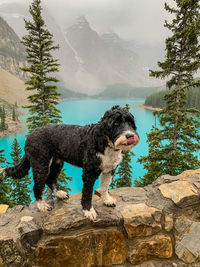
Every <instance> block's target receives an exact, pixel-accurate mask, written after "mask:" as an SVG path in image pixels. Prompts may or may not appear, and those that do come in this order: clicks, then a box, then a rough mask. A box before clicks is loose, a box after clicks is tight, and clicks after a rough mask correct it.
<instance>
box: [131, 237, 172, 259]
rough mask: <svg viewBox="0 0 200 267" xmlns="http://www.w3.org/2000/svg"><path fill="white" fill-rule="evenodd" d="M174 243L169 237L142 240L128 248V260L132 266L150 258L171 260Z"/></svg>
mask: <svg viewBox="0 0 200 267" xmlns="http://www.w3.org/2000/svg"><path fill="white" fill-rule="evenodd" d="M172 252H173V249H172V242H171V238H170V237H169V236H165V235H157V236H153V237H151V238H149V239H148V240H142V241H141V242H138V243H137V244H134V245H130V246H129V248H128V260H129V262H130V263H132V264H136V263H140V262H143V261H146V260H148V259H150V258H155V257H156V258H166V259H167V258H170V257H172Z"/></svg>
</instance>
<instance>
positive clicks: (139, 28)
mask: <svg viewBox="0 0 200 267" xmlns="http://www.w3.org/2000/svg"><path fill="white" fill-rule="evenodd" d="M13 2H20V3H21V4H24V5H27V8H28V5H29V3H30V1H29V0H0V3H13ZM164 2H167V3H169V4H171V3H173V2H174V1H173V0H42V3H43V4H44V5H46V6H47V7H48V9H49V10H50V12H51V14H52V15H53V16H54V17H55V18H56V20H57V21H58V22H59V23H60V24H61V25H62V26H63V27H64V28H65V27H68V26H69V25H70V24H73V23H74V21H75V19H76V18H77V17H78V16H80V15H85V16H86V18H87V20H88V21H89V23H90V24H91V25H92V27H93V29H94V30H97V31H98V32H99V33H102V32H104V31H107V30H113V31H116V32H117V33H118V34H119V35H120V36H121V37H123V38H125V39H129V40H137V43H138V44H140V43H148V44H155V43H160V42H163V40H164V39H165V38H166V36H167V35H168V32H167V30H166V29H165V28H164V27H163V24H164V20H165V19H169V17H170V15H169V14H168V13H167V12H166V11H165V10H164ZM65 25H66V26H65Z"/></svg>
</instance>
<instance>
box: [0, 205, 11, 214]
mask: <svg viewBox="0 0 200 267" xmlns="http://www.w3.org/2000/svg"><path fill="white" fill-rule="evenodd" d="M8 208H9V206H8V205H0V215H1V214H3V213H6V211H7V209H8Z"/></svg>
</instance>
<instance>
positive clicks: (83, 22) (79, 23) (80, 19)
mask: <svg viewBox="0 0 200 267" xmlns="http://www.w3.org/2000/svg"><path fill="white" fill-rule="evenodd" d="M75 25H76V26H78V27H79V28H80V29H81V28H85V27H89V23H88V21H87V19H86V18H85V16H84V15H81V16H80V17H78V19H77V20H76V23H75Z"/></svg>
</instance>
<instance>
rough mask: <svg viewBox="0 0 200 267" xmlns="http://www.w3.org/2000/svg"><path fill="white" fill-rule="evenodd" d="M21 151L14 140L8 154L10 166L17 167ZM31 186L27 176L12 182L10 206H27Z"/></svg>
mask: <svg viewBox="0 0 200 267" xmlns="http://www.w3.org/2000/svg"><path fill="white" fill-rule="evenodd" d="M21 154H22V149H21V148H20V146H19V143H18V141H17V139H16V138H15V139H14V141H13V144H12V151H11V153H10V155H11V157H12V163H11V165H17V164H19V163H20V161H21V159H22V156H21ZM30 184H31V179H30V177H29V176H28V175H26V176H25V177H23V178H21V179H13V180H12V194H11V197H10V200H11V206H15V205H24V206H27V205H29V204H30V202H31V198H30V193H31V190H30V189H29V186H30Z"/></svg>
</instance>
